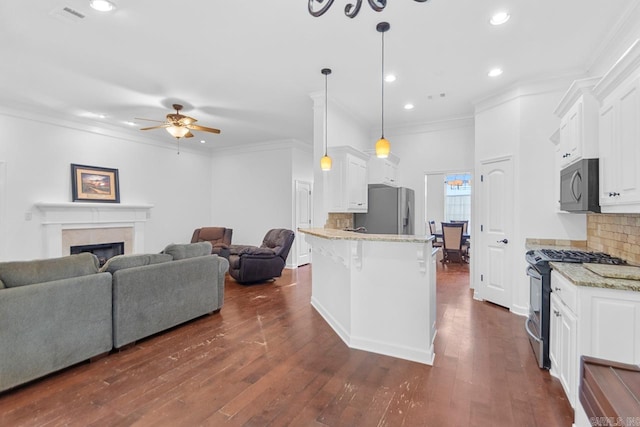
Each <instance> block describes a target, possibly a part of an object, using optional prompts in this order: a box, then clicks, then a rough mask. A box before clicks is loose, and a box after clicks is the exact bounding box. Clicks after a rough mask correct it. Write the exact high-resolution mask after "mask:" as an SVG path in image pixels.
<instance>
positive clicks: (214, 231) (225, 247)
mask: <svg viewBox="0 0 640 427" xmlns="http://www.w3.org/2000/svg"><path fill="white" fill-rule="evenodd" d="M232 235H233V229H231V228H225V227H202V228H196V230H195V231H194V232H193V236H191V243H198V242H209V243H211V253H212V254H216V255H220V256H223V257H225V258H227V257H228V255H229V245H231V236H232Z"/></svg>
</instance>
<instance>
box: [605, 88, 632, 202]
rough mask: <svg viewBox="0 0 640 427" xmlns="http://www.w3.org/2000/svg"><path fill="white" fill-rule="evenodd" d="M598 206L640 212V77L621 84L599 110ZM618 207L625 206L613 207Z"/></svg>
mask: <svg viewBox="0 0 640 427" xmlns="http://www.w3.org/2000/svg"><path fill="white" fill-rule="evenodd" d="M599 125H600V132H599V135H600V141H599V147H600V164H599V168H600V179H601V181H600V205H602V206H607V207H611V208H610V209H607V210H606V212H621V213H625V212H638V211H639V210H640V172H639V170H638V164H640V78H637V77H636V78H634V79H631V80H629V81H627V82H626V83H625V84H622V85H621V86H620V87H619V88H618V89H616V90H615V91H614V92H613V93H612V94H611V95H610V96H608V97H607V98H606V99H605V100H604V101H603V106H602V108H601V109H600V120H599ZM617 205H625V206H620V207H616V206H617Z"/></svg>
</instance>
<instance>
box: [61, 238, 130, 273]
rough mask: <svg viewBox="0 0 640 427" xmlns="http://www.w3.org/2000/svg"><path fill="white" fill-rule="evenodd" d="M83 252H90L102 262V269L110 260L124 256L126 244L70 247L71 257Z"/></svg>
mask: <svg viewBox="0 0 640 427" xmlns="http://www.w3.org/2000/svg"><path fill="white" fill-rule="evenodd" d="M82 252H89V253H92V254H94V255H95V256H97V257H98V260H99V261H100V267H102V266H103V265H104V264H105V263H106V262H107V260H108V259H109V258H113V257H114V256H116V255H122V254H124V242H114V243H99V244H96V245H79V246H71V247H70V253H71V255H75V254H79V253H82Z"/></svg>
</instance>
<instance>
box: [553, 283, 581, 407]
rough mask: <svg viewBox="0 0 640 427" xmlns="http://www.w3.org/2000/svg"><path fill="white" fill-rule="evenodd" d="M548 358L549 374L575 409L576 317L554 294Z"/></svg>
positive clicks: (576, 371)
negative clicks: (562, 389) (560, 386)
mask: <svg viewBox="0 0 640 427" xmlns="http://www.w3.org/2000/svg"><path fill="white" fill-rule="evenodd" d="M550 320H551V322H550V328H549V335H550V337H549V338H550V343H549V358H550V359H551V372H552V374H554V375H555V376H557V377H558V379H559V380H560V383H561V384H562V387H563V388H564V392H565V393H566V395H567V399H568V400H569V403H571V406H572V407H575V403H576V390H577V384H576V381H577V374H578V349H577V336H578V335H577V325H576V323H577V322H576V317H575V315H574V314H573V313H572V312H571V310H569V308H568V307H567V306H566V305H564V303H563V302H562V300H561V299H560V298H559V297H558V296H557V294H556V293H551V316H550Z"/></svg>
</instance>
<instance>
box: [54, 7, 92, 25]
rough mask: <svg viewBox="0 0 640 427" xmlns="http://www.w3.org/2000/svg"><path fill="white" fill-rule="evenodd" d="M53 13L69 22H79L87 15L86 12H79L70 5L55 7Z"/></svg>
mask: <svg viewBox="0 0 640 427" xmlns="http://www.w3.org/2000/svg"><path fill="white" fill-rule="evenodd" d="M51 15H53V16H55V17H56V18H62V19H63V20H65V21H67V22H79V21H81V20H83V19H84V18H85V17H86V16H85V14H84V13H82V12H78V11H77V10H75V9H73V8H71V7H69V6H65V7H63V8H60V9H54V10H52V11H51Z"/></svg>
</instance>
